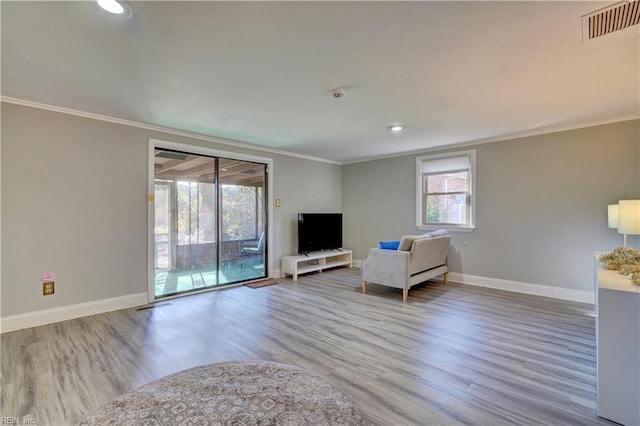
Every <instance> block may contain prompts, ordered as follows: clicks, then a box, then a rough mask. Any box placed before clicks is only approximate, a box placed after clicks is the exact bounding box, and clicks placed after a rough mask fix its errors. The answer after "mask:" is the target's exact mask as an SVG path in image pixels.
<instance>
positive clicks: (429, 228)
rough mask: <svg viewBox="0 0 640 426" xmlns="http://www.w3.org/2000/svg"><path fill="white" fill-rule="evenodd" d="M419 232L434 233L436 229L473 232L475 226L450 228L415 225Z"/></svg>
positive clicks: (449, 226) (447, 226)
mask: <svg viewBox="0 0 640 426" xmlns="http://www.w3.org/2000/svg"><path fill="white" fill-rule="evenodd" d="M416 228H418V229H419V230H421V231H436V230H438V229H446V231H447V232H473V231H475V230H476V227H475V226H451V225H417V226H416Z"/></svg>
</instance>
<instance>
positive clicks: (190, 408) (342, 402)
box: [80, 361, 365, 426]
mask: <svg viewBox="0 0 640 426" xmlns="http://www.w3.org/2000/svg"><path fill="white" fill-rule="evenodd" d="M307 424H313V425H363V424H365V423H364V420H363V418H362V415H361V414H360V412H359V411H358V409H357V408H356V407H355V405H354V404H353V403H352V402H351V401H349V399H348V398H347V397H346V396H345V395H344V394H342V392H340V391H339V390H338V389H336V388H335V387H334V386H333V385H331V384H330V383H329V382H327V381H326V380H325V379H324V378H322V377H320V376H318V375H317V374H314V373H311V372H308V371H307V370H304V369H302V368H300V367H294V366H292V365H287V364H280V363H275V362H266V361H246V362H223V363H218V364H211V365H207V366H203V367H196V368H192V369H190V370H185V371H182V372H179V373H176V374H173V375H171V376H167V377H164V378H162V379H160V380H157V381H155V382H151V383H149V384H147V385H144V386H142V387H140V388H138V389H137V390H134V391H131V392H128V393H126V394H124V395H122V396H121V397H120V398H118V399H116V400H115V401H113V402H111V403H109V404H107V405H105V406H104V407H102V408H101V409H99V410H98V411H96V412H95V413H93V414H92V415H90V416H88V417H86V418H85V419H84V420H82V421H81V422H80V425H265V426H266V425H307Z"/></svg>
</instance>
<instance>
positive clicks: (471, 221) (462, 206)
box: [416, 150, 476, 232]
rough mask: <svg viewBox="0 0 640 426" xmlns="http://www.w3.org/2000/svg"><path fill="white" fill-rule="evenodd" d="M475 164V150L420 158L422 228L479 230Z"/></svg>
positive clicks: (418, 223) (419, 220)
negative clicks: (476, 228)
mask: <svg viewBox="0 0 640 426" xmlns="http://www.w3.org/2000/svg"><path fill="white" fill-rule="evenodd" d="M475 163H476V151H475V150H468V151H457V152H449V153H446V154H436V155H427V156H424V157H418V158H417V159H416V226H417V227H418V229H423V230H429V229H440V228H444V229H448V230H451V231H467V232H468V231H473V230H474V229H475V190H474V189H475V185H474V184H475V176H474V173H475Z"/></svg>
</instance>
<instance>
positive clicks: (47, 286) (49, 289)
mask: <svg viewBox="0 0 640 426" xmlns="http://www.w3.org/2000/svg"><path fill="white" fill-rule="evenodd" d="M53 293H55V284H54V282H53V281H46V282H43V283H42V294H43V295H44V296H48V295H50V294H53Z"/></svg>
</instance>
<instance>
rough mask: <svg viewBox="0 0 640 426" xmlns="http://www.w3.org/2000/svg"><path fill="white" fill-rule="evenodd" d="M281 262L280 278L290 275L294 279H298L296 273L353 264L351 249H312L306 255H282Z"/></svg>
mask: <svg viewBox="0 0 640 426" xmlns="http://www.w3.org/2000/svg"><path fill="white" fill-rule="evenodd" d="M281 263H282V265H281V268H282V278H285V277H286V276H287V275H291V276H293V280H294V281H298V275H300V274H305V273H307V272H315V271H320V272H322V271H323V270H324V269H329V268H335V267H337V266H348V267H351V266H353V252H352V251H351V250H324V251H314V252H311V253H308V254H307V255H304V254H297V255H294V256H284V257H283V258H282V262H281Z"/></svg>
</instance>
